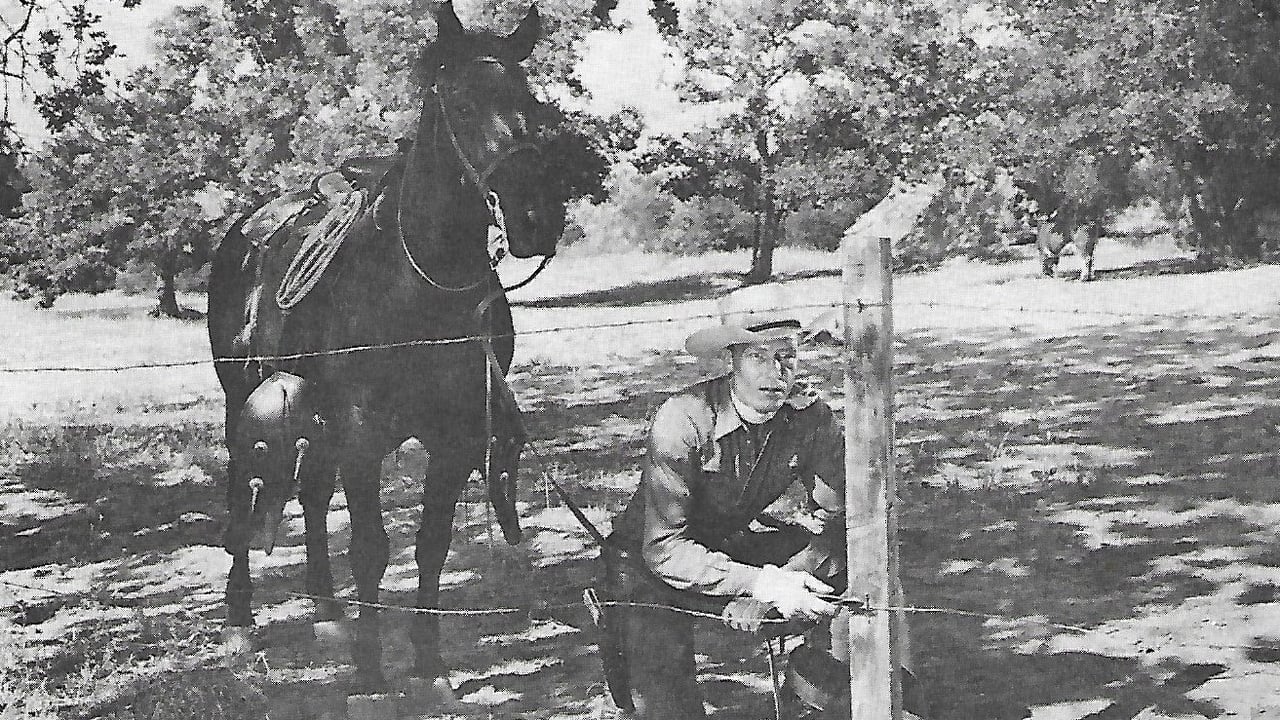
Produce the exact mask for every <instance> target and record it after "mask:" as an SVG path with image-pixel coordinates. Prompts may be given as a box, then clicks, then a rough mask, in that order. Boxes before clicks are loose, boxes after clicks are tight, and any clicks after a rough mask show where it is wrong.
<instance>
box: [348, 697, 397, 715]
mask: <svg viewBox="0 0 1280 720" xmlns="http://www.w3.org/2000/svg"><path fill="white" fill-rule="evenodd" d="M399 716H400V707H399V703H398V698H397V697H395V696H393V695H348V696H347V720H396V718H397V717H399Z"/></svg>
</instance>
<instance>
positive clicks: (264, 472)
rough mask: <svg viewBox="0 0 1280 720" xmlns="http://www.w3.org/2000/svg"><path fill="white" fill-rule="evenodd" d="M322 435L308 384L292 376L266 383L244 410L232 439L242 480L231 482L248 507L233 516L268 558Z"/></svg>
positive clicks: (281, 374) (234, 523)
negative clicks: (238, 485) (237, 485)
mask: <svg viewBox="0 0 1280 720" xmlns="http://www.w3.org/2000/svg"><path fill="white" fill-rule="evenodd" d="M323 429H324V421H323V419H322V418H321V417H320V415H319V413H318V412H316V408H315V404H314V402H313V400H312V398H311V397H310V393H309V386H308V384H307V381H306V380H305V379H303V378H301V377H299V376H297V375H294V374H292V373H287V372H275V373H273V374H272V375H271V376H270V377H268V378H267V379H266V380H263V381H262V383H261V384H259V385H258V387H257V388H255V389H254V391H253V392H252V393H250V395H249V397H248V399H247V400H246V401H245V404H244V407H243V408H241V410H240V416H239V419H238V422H237V423H236V428H235V432H234V434H233V437H232V452H233V453H236V458H237V469H238V472H237V474H238V475H239V477H234V478H231V482H233V483H243V484H244V487H242V488H235V490H236V491H237V494H239V495H240V496H241V497H243V496H244V495H245V494H247V495H248V498H249V502H248V503H247V505H242V506H241V507H240V508H239V509H240V512H239V513H237V512H234V511H233V513H232V517H231V525H232V526H233V527H236V528H237V529H238V530H239V532H240V533H241V534H244V535H246V536H247V537H248V540H249V542H250V543H251V544H253V545H255V546H258V545H260V546H261V547H262V549H263V550H265V551H266V552H267V553H268V554H270V553H271V551H272V550H273V549H274V548H275V541H276V532H277V530H278V528H279V525H280V520H281V519H282V517H283V515H284V506H285V503H287V502H288V501H289V499H290V498H292V497H293V496H294V495H295V494H297V491H298V477H299V471H300V470H301V467H302V462H303V459H304V458H305V457H306V455H307V453H308V452H309V451H310V450H311V447H312V444H313V443H315V442H316V441H318V440H319V439H320V437H319V436H320V434H321V433H322V432H323ZM245 510H247V511H248V512H247V513H245V512H244V511H245ZM229 530H230V528H229Z"/></svg>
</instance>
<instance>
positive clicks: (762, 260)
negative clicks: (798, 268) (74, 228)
mask: <svg viewBox="0 0 1280 720" xmlns="http://www.w3.org/2000/svg"><path fill="white" fill-rule="evenodd" d="M760 206H761V212H760V222H759V224H758V227H759V233H758V234H757V235H756V247H755V252H753V253H752V254H751V270H750V272H748V273H747V275H746V278H745V279H744V282H745V283H746V284H748V285H756V284H759V283H763V282H768V281H769V278H771V277H773V250H774V248H776V247H777V246H778V228H779V227H780V223H779V221H778V201H777V198H775V197H774V194H773V183H772V182H771V181H769V180H765V181H764V183H762V188H761V193H760Z"/></svg>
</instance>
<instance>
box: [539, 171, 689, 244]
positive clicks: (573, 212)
mask: <svg viewBox="0 0 1280 720" xmlns="http://www.w3.org/2000/svg"><path fill="white" fill-rule="evenodd" d="M606 188H607V190H608V199H607V200H605V201H604V202H601V203H592V202H586V201H581V202H577V203H574V204H572V205H570V207H569V210H568V221H567V225H568V227H569V228H573V226H576V227H577V229H566V232H565V235H564V239H563V242H564V243H565V244H566V247H573V248H574V250H575V251H577V252H579V253H581V254H584V255H593V254H611V253H621V252H628V251H633V250H658V249H661V247H662V244H663V237H662V230H663V228H665V227H666V225H667V221H668V219H669V218H670V217H671V212H672V207H673V202H674V201H673V199H672V198H671V195H670V194H669V193H667V192H666V191H665V190H663V189H662V182H661V178H659V177H658V176H657V175H656V174H653V173H641V172H640V171H638V170H636V169H635V168H634V167H633V166H631V165H629V164H627V163H622V164H619V165H616V166H614V168H613V170H612V172H611V173H610V175H609V179H608V181H607V182H606Z"/></svg>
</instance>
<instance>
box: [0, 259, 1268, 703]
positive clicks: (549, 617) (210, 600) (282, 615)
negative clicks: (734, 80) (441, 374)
mask: <svg viewBox="0 0 1280 720" xmlns="http://www.w3.org/2000/svg"><path fill="white" fill-rule="evenodd" d="M1154 258H1164V259H1163V260H1160V261H1159V262H1156V261H1154V260H1153V259H1154ZM746 260H747V259H746V258H745V257H744V256H742V255H736V256H712V257H708V258H699V259H687V260H681V259H678V258H670V257H661V256H639V255H637V256H631V257H626V258H610V259H608V260H607V262H602V261H601V260H599V259H591V258H564V259H562V260H558V261H557V262H556V263H553V264H552V266H551V269H550V270H548V271H547V273H546V274H544V276H543V277H541V278H540V279H539V280H538V281H537V282H536V283H534V284H533V285H531V286H530V287H529V288H527V289H525V290H521V291H519V292H518V293H516V294H515V295H514V296H513V299H514V300H515V301H516V307H515V311H514V312H515V320H516V324H517V327H518V329H519V330H520V331H521V332H522V333H523V336H522V337H521V339H520V340H519V350H518V351H517V359H516V366H515V369H514V371H513V373H512V384H513V387H514V389H515V392H516V395H517V397H519V398H520V400H521V403H522V405H523V407H524V408H525V409H526V410H527V411H528V412H529V417H530V429H531V431H532V435H533V437H534V438H535V443H534V452H531V453H530V454H528V455H526V464H525V467H526V468H527V472H526V474H525V475H524V479H523V485H522V497H523V502H522V503H521V508H522V511H523V517H524V525H525V528H526V531H527V533H526V534H527V538H528V539H527V541H526V543H525V544H524V545H523V546H522V547H521V548H518V549H510V548H507V547H506V546H505V545H503V543H502V541H501V536H500V534H499V533H497V532H496V530H491V529H490V524H489V521H488V516H487V514H486V512H485V507H484V504H483V497H484V493H483V488H481V487H475V488H471V489H470V490H468V493H467V496H466V499H465V501H464V502H463V503H462V504H461V505H460V507H459V510H458V515H457V519H456V535H455V540H454V544H453V549H452V551H451V553H450V556H449V560H448V564H447V567H446V574H445V576H444V585H445V587H446V590H445V592H444V594H443V597H444V602H445V603H446V605H447V606H449V607H454V608H475V609H483V608H517V609H519V612H514V613H507V614H492V615H481V616H476V617H467V616H460V617H450V618H447V619H445V620H444V622H443V628H444V632H445V636H446V646H445V652H446V657H447V659H448V660H449V661H450V662H451V663H452V666H453V668H454V669H455V670H454V674H453V677H452V679H453V681H454V683H455V684H456V685H458V686H459V687H460V689H461V692H462V694H463V695H465V696H466V697H467V699H470V700H473V701H476V702H480V703H483V704H487V705H489V706H491V707H492V710H493V716H494V717H525V718H594V717H607V716H608V715H607V713H606V712H605V706H606V705H607V703H606V702H605V700H604V692H603V689H602V686H601V679H600V672H599V662H598V659H597V657H596V655H595V647H594V637H593V631H592V629H591V625H590V620H589V619H588V616H587V613H586V612H585V611H584V610H583V609H582V608H581V606H580V605H579V603H580V600H581V592H582V589H583V588H584V587H587V586H589V585H590V584H591V583H592V577H591V572H592V567H591V565H592V563H591V561H592V559H593V558H594V557H595V554H596V549H595V548H594V547H593V545H592V543H591V542H590V540H589V538H588V537H587V536H586V534H585V533H584V531H583V530H582V529H581V528H579V527H578V526H577V524H576V523H575V522H574V520H573V519H572V517H571V516H570V515H569V513H568V512H567V511H566V509H565V508H564V507H563V506H562V504H561V503H560V502H559V501H558V500H557V498H556V497H555V495H554V494H552V493H551V492H549V490H548V488H547V483H546V482H545V480H543V477H545V474H551V475H552V476H554V477H555V478H557V479H558V480H559V481H560V482H562V483H564V484H566V485H567V486H568V487H569V489H570V491H571V492H572V493H573V494H574V496H575V497H576V498H577V500H578V501H579V502H580V503H581V504H583V505H584V506H585V507H586V508H587V511H588V514H589V515H590V516H591V517H592V519H593V520H595V521H597V522H598V523H600V524H601V525H602V526H604V527H606V528H607V526H608V518H609V516H610V514H611V512H612V511H614V510H616V509H617V508H618V507H619V506H620V505H621V504H622V503H623V502H624V501H625V500H626V498H627V497H628V496H629V494H630V492H631V491H632V490H633V489H634V486H635V483H636V481H637V477H638V470H637V460H638V457H639V455H640V452H641V450H640V447H641V446H640V443H641V434H642V432H643V429H644V425H645V420H646V418H647V417H648V416H649V415H650V414H651V413H652V411H653V410H654V409H655V408H656V407H657V405H658V404H659V403H660V402H661V400H662V399H663V398H664V397H666V395H667V394H668V393H670V392H671V391H673V390H675V389H678V388H679V387H681V386H684V385H686V384H688V383H690V382H692V381H694V380H696V379H698V378H699V377H702V376H704V375H705V374H707V373H709V372H715V371H716V370H717V368H716V367H714V366H713V365H709V364H706V363H700V362H695V361H693V360H691V359H689V358H687V357H685V356H683V355H682V354H681V352H680V351H679V350H678V348H679V344H680V341H681V340H682V339H683V337H684V336H685V335H686V334H687V333H688V332H689V331H690V330H691V329H692V328H694V327H697V326H698V325H699V324H701V323H702V322H705V320H703V319H699V318H697V317H696V316H700V315H705V314H706V313H709V312H712V311H713V307H714V305H713V302H712V301H711V299H710V298H712V297H714V296H715V295H716V294H717V293H718V292H719V291H720V290H721V289H723V288H727V287H729V286H731V285H732V284H733V282H734V276H733V274H732V273H731V270H736V269H741V268H744V267H745V266H746ZM1069 261H1070V259H1068V261H1067V262H1064V265H1063V267H1062V268H1061V269H1060V270H1061V272H1062V273H1063V274H1066V273H1069V272H1070V269H1071V268H1070V266H1069ZM777 264H778V271H779V275H780V277H781V278H783V279H784V280H785V281H786V282H788V283H790V284H792V285H794V286H795V287H796V289H797V292H798V293H799V294H800V296H801V297H803V298H806V302H808V301H809V300H808V299H812V301H813V303H814V304H815V305H816V304H821V303H824V302H829V301H831V300H833V299H834V298H837V297H838V295H839V278H838V268H839V264H840V263H839V257H838V256H836V255H829V254H823V253H814V252H798V251H797V252H784V253H781V254H780V255H779V259H778V263H777ZM1182 266H1183V263H1182V262H1181V260H1180V259H1179V257H1178V256H1177V254H1176V253H1173V252H1171V251H1169V248H1167V247H1154V248H1152V247H1148V248H1132V247H1128V246H1124V245H1122V244H1119V243H1112V244H1105V243H1104V245H1103V246H1102V247H1100V249H1099V254H1098V267H1099V269H1100V270H1101V272H1100V273H1099V275H1100V279H1099V280H1098V281H1097V282H1095V283H1092V284H1081V283H1078V282H1074V281H1064V280H1062V279H1043V278H1040V277H1038V272H1039V268H1038V264H1037V263H1036V262H1035V261H1034V260H1028V261H1026V262H1021V263H1014V264H1010V265H1002V266H982V265H972V264H966V263H960V264H955V265H951V266H948V267H946V268H943V269H941V270H939V271H936V272H932V273H927V274H922V275H913V276H907V277H901V278H898V279H897V280H896V287H895V308H894V322H895V326H896V328H897V339H898V342H897V348H896V359H897V362H896V368H895V378H896V382H897V388H896V390H897V392H896V401H897V402H896V407H897V411H896V415H897V421H898V425H897V439H898V443H897V448H898V450H897V459H898V471H899V472H898V482H899V485H900V494H901V495H902V498H903V503H902V507H903V510H902V517H901V523H900V524H901V527H900V536H899V539H900V541H901V556H902V579H903V583H904V585H905V589H906V596H907V600H908V602H909V603H910V604H911V605H913V606H917V607H919V608H921V609H922V610H921V612H917V613H913V614H912V616H911V618H910V622H911V630H912V645H913V647H914V661H915V662H914V664H915V666H916V671H917V674H918V675H919V676H920V677H921V678H922V680H923V681H924V683H925V685H926V687H927V694H928V696H929V699H930V701H931V704H932V713H931V715H932V717H936V718H939V719H940V720H941V719H948V718H974V719H987V718H990V719H1004V718H1009V719H1013V718H1022V717H1031V718H1034V719H1035V720H1077V719H1080V718H1091V719H1095V720H1103V719H1106V720H1111V719H1121V718H1123V719H1129V718H1140V719H1141V720H1158V719H1160V718H1176V719H1181V718H1200V717H1219V716H1225V717H1233V716H1238V717H1250V718H1265V717H1268V716H1272V715H1280V537H1277V535H1278V534H1280V529H1278V528H1280V483H1277V482H1276V476H1277V464H1278V463H1280V454H1278V453H1277V450H1278V449H1280V407H1277V405H1278V403H1280V400H1278V398H1280V392H1278V390H1280V388H1278V387H1277V385H1280V373H1277V360H1278V359H1280V341H1278V339H1280V319H1278V318H1280V314H1277V312H1276V310H1277V303H1278V302H1280V267H1257V268H1250V269H1244V270H1235V271H1229V272H1216V273H1204V274H1191V273H1182V272H1179V270H1180V269H1181V268H1182ZM525 270H526V269H525V268H523V267H516V266H513V267H510V268H508V269H506V270H504V272H509V273H510V274H511V275H512V277H513V278H514V277H521V276H522V275H523V272H524V271H525ZM67 300H68V301H67V302H60V306H59V308H57V309H55V310H52V311H40V310H36V309H33V308H30V307H28V306H20V305H17V304H16V303H15V304H12V305H10V306H8V307H5V308H4V311H3V313H0V336H2V337H5V338H7V339H8V343H7V346H6V348H5V353H4V358H5V359H4V361H3V365H4V366H6V367H10V368H12V367H19V366H88V365H115V364H127V363H133V362H138V361H155V360H161V361H170V360H172V361H183V360H186V359H193V358H195V359H199V358H203V357H204V356H205V354H206V353H207V346H206V343H205V341H204V337H203V327H202V325H200V324H199V323H183V322H179V321H172V320H158V319H153V318H149V317H147V315H146V311H147V308H148V306H149V304H150V301H149V299H138V300H134V299H130V298H125V297H120V296H107V297H101V298H68V299H67ZM184 300H185V304H190V305H194V306H199V305H200V302H201V299H200V298H198V297H191V298H185V299H184ZM815 314H816V311H815ZM690 318H692V319H690ZM637 320H645V321H649V320H652V321H654V322H652V323H646V324H641V325H629V326H623V327H616V326H615V327H594V328H592V329H582V330H577V331H573V332H559V331H552V329H554V328H559V327H564V326H583V325H593V326H600V325H617V324H618V323H623V322H629V321H637ZM840 353H841V350H840V348H838V347H834V346H830V345H821V346H817V347H814V348H812V349H810V350H807V351H806V355H805V359H806V365H805V367H806V368H807V370H808V372H809V373H810V374H811V375H814V376H817V377H820V378H823V379H826V380H827V381H829V382H827V383H826V386H827V388H828V391H827V396H828V399H830V400H831V401H833V403H835V404H836V405H837V406H838V404H839V401H840V395H841V390H842V385H841V383H840V368H841V365H840ZM221 412H222V411H221V398H220V395H219V394H218V392H217V389H216V382H215V380H214V377H213V373H212V370H211V369H210V366H209V365H208V364H207V363H206V364H197V365H190V366H186V365H183V366H178V367H170V368H161V369H143V370H130V371H121V372H115V373H105V374H104V373H73V372H63V373H44V374H30V373H0V417H3V420H2V421H3V422H4V423H5V425H6V428H5V432H4V434H3V438H4V445H3V448H2V449H0V708H3V709H0V717H3V718H18V717H36V718H42V717H55V716H57V717H89V716H103V715H108V716H113V717H119V718H124V717H129V718H132V717H144V716H145V717H251V716H253V715H252V713H253V712H254V711H255V709H256V711H257V712H258V713H259V714H258V716H259V717H260V716H261V709H262V708H264V707H265V708H268V709H269V710H270V712H271V717H272V718H277V719H278V718H304V717H327V718H341V717H343V716H344V712H345V706H344V703H343V697H344V695H345V689H346V683H347V682H348V675H349V672H350V668H349V666H348V665H347V664H346V658H345V650H344V649H343V648H342V647H341V644H340V643H339V644H336V645H335V644H334V643H330V642H326V641H317V640H314V639H313V637H312V632H311V627H310V625H309V623H307V622H306V615H307V612H308V610H309V602H308V601H306V600H303V599H299V598H296V597H293V596H291V595H290V593H291V592H296V591H300V590H301V589H302V580H301V570H302V563H303V552H302V547H301V517H300V510H299V509H298V508H297V507H296V506H291V507H292V514H291V516H290V519H289V527H290V533H289V538H288V540H287V541H286V545H285V546H284V547H282V548H280V549H279V550H277V552H276V553H275V554H273V555H272V556H270V557H269V558H268V557H265V556H262V555H261V553H257V554H255V556H254V558H253V561H254V573H255V577H256V580H257V595H256V597H255V607H256V609H257V618H258V628H257V632H256V634H255V642H256V643H257V652H256V654H255V656H254V659H253V661H252V662H251V663H250V664H249V666H248V667H247V668H240V669H237V670H236V671H235V672H234V673H230V672H227V671H223V670H219V669H218V667H219V662H220V659H219V657H218V650H219V643H218V633H219V631H220V619H221V613H222V604H221V591H222V586H223V583H224V582H225V578H226V572H227V569H228V565H229V562H228V557H227V556H226V555H225V554H224V553H223V551H222V550H221V548H220V547H219V537H220V529H221V524H222V521H223V509H222V504H221V489H220V486H219V483H220V479H221V474H222V468H223V463H224V462H225V457H226V454H225V451H224V450H223V449H222V446H221V439H220V435H221ZM420 467H421V457H420V456H419V455H418V454H417V453H416V452H415V451H414V449H413V448H412V447H406V448H405V449H404V450H403V451H402V452H400V453H398V454H397V455H395V456H393V457H391V458H389V459H388V461H387V464H386V467H385V470H386V481H385V483H384V485H385V500H386V505H387V507H388V508H389V509H388V512H387V522H388V527H389V528H390V533H391V537H392V566H391V568H390V569H389V570H388V573H387V577H386V580H385V581H384V585H383V587H384V593H383V599H384V601H385V602H388V603H392V604H408V603H409V602H410V600H411V594H410V592H409V591H410V589H411V588H412V587H413V585H414V581H415V580H414V573H415V569H414V567H413V553H412V548H411V546H410V541H411V538H412V533H413V530H414V526H415V523H416V512H417V509H416V507H415V498H416V497H417V496H418V494H419V493H420V492H421V490H422V488H421V478H420V477H419V473H418V470H419V469H420ZM345 521H346V512H345V508H344V506H343V503H342V497H341V494H339V495H338V497H336V498H335V501H334V506H333V508H332V514H331V518H330V525H331V527H332V528H334V543H333V551H334V553H335V555H336V557H337V560H336V564H337V567H336V571H337V573H338V578H339V582H340V584H341V585H342V587H343V590H342V594H343V596H345V597H350V596H351V592H352V590H351V587H350V585H351V584H350V580H349V573H348V571H347V566H346V563H345V561H346V543H347V532H346V522H345ZM939 609H942V610H958V611H964V613H967V614H957V613H950V612H941V611H939ZM926 610H927V611H926ZM386 622H387V624H388V625H389V626H390V628H389V629H388V630H387V631H386V632H385V636H386V637H387V638H388V643H389V646H388V651H387V653H386V660H387V663H388V666H389V667H390V669H391V675H392V678H393V681H395V682H397V683H400V684H403V683H402V681H403V677H404V673H405V671H406V669H407V666H408V663H409V662H410V660H411V656H410V649H409V647H408V644H407V640H406V639H405V638H406V633H405V632H402V627H403V625H404V624H405V618H404V616H399V615H396V614H394V613H392V614H390V616H389V617H388V618H387V621H386ZM700 632H701V642H702V648H703V649H704V653H703V656H702V658H701V660H702V672H703V685H704V687H705V688H706V697H707V701H708V703H709V705H710V706H711V708H712V710H713V714H712V716H713V717H714V718H717V719H718V720H727V719H730V718H763V717H772V713H773V709H772V701H771V699H770V694H769V680H768V675H767V658H766V657H765V656H764V655H763V652H762V648H761V647H760V646H759V645H758V644H756V643H754V642H751V641H744V640H743V638H742V636H739V635H736V634H735V633H734V632H732V631H730V630H728V629H725V628H721V627H715V626H714V625H713V624H708V625H707V626H705V627H703V628H702V629H701V631H700ZM237 703H238V704H237ZM400 707H401V710H402V715H403V716H405V717H411V716H414V715H415V712H414V710H415V708H413V707H412V704H411V703H408V702H403V703H401V706H400ZM157 708H160V709H157ZM164 708H167V710H164ZM162 710H163V712H162ZM166 712H167V713H168V714H165V713H166ZM183 712H186V713H187V714H183ZM237 713H239V714H237Z"/></svg>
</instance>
